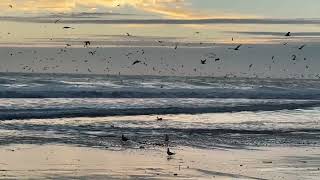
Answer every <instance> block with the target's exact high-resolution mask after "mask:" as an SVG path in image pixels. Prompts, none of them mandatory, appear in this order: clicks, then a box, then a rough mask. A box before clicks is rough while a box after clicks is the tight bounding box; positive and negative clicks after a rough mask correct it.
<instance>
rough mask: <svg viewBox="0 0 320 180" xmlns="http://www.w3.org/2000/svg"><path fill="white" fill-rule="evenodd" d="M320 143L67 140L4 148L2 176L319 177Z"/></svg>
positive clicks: (26, 177)
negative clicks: (109, 145)
mask: <svg viewBox="0 0 320 180" xmlns="http://www.w3.org/2000/svg"><path fill="white" fill-rule="evenodd" d="M319 150H320V149H319V147H271V148H268V147H265V148H255V149H199V148H189V147H174V151H175V152H176V153H177V154H176V155H175V156H173V157H172V158H170V159H168V156H167V155H166V153H165V149H164V148H152V149H126V148H123V149H121V150H108V149H103V148H87V147H79V146H68V145H63V144H49V145H21V144H20V145H10V146H6V147H2V148H1V149H0V155H1V160H0V178H1V179H318V177H319V175H320V170H319V161H320V159H319V157H318V156H319Z"/></svg>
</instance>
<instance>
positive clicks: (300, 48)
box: [298, 44, 306, 50]
mask: <svg viewBox="0 0 320 180" xmlns="http://www.w3.org/2000/svg"><path fill="white" fill-rule="evenodd" d="M305 46H306V45H305V44H304V45H302V46H300V47H299V48H298V49H299V50H302V49H303V48H304V47H305Z"/></svg>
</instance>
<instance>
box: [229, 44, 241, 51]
mask: <svg viewBox="0 0 320 180" xmlns="http://www.w3.org/2000/svg"><path fill="white" fill-rule="evenodd" d="M241 46H242V44H239V45H238V46H237V47H235V48H229V49H233V50H235V51H238V50H239V49H240V47H241Z"/></svg>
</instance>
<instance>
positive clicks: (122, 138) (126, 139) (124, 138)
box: [121, 134, 129, 141]
mask: <svg viewBox="0 0 320 180" xmlns="http://www.w3.org/2000/svg"><path fill="white" fill-rule="evenodd" d="M121 140H122V141H128V140H129V138H127V137H125V136H124V135H123V134H122V136H121Z"/></svg>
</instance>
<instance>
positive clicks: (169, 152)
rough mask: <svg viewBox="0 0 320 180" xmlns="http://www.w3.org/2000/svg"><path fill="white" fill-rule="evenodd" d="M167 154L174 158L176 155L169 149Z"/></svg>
mask: <svg viewBox="0 0 320 180" xmlns="http://www.w3.org/2000/svg"><path fill="white" fill-rule="evenodd" d="M167 154H168V155H169V156H172V155H175V154H176V153H174V152H171V151H170V149H169V148H168V149H167Z"/></svg>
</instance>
